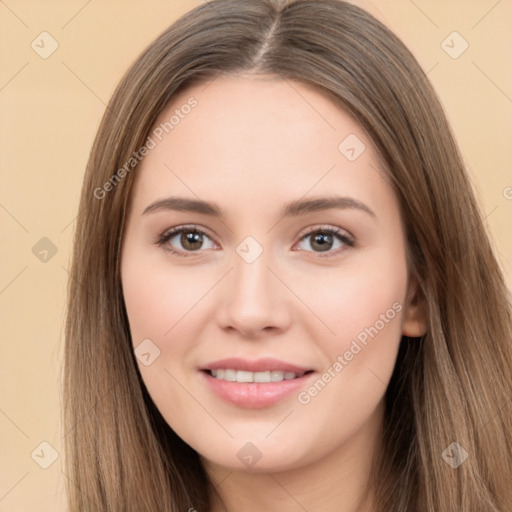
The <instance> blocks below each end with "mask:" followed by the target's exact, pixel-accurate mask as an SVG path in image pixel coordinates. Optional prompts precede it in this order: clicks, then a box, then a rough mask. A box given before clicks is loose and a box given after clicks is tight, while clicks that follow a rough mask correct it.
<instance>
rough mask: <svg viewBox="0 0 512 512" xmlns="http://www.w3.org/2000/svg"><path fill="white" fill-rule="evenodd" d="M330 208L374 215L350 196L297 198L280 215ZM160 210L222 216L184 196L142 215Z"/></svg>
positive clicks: (169, 199)
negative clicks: (354, 210) (353, 210)
mask: <svg viewBox="0 0 512 512" xmlns="http://www.w3.org/2000/svg"><path fill="white" fill-rule="evenodd" d="M331 208H339V209H343V210H346V209H356V210H360V211H363V212H366V213H368V214H369V215H371V216H372V217H376V215H375V213H374V212H373V210H372V209H371V208H369V207H368V206H366V205H365V204H364V203H362V202H361V201H358V200H357V199H354V198H352V197H341V196H332V197H318V198H314V199H299V200H296V201H291V202H290V203H287V204H285V205H284V207H283V208H282V210H281V217H298V216H300V215H306V214H308V213H312V212H317V211H323V210H329V209H331ZM162 210H175V211H179V212H193V213H200V214H202V215H209V216H212V217H218V218H219V219H221V218H223V214H222V210H221V208H220V207H219V206H218V205H217V204H216V203H213V202H208V201H203V200H200V199H188V198H185V197H167V198H165V199H159V200H157V201H155V202H153V203H151V204H150V205H149V206H147V207H146V208H145V209H144V211H143V212H142V215H146V214H148V213H154V212H159V211H162Z"/></svg>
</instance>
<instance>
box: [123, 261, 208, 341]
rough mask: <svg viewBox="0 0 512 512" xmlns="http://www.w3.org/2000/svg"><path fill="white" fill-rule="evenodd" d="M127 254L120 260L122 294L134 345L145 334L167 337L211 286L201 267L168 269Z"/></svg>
mask: <svg viewBox="0 0 512 512" xmlns="http://www.w3.org/2000/svg"><path fill="white" fill-rule="evenodd" d="M142 261H144V260H143V258H142V257H141V258H140V259H139V258H137V257H136V255H135V257H134V256H133V255H131V257H130V258H129V259H128V260H126V261H125V262H123V268H122V275H123V279H122V282H123V295H124V300H125V304H126V309H127V314H128V319H129V323H130V331H131V333H132V338H133V343H134V345H136V344H137V342H140V340H142V339H145V338H150V339H153V338H154V339H155V340H162V341H164V340H167V339H170V338H171V337H172V335H173V331H174V330H175V329H178V328H180V329H182V328H183V327H184V326H186V325H187V324H188V322H190V319H191V318H193V315H194V308H195V307H196V306H197V305H198V303H199V302H200V300H201V297H203V296H204V295H205V294H206V293H207V292H208V290H209V288H211V286H212V284H211V281H212V279H211V276H210V278H209V277H208V275H207V274H205V273H204V272H201V271H195V272H190V271H183V270H180V268H179V267H178V268H175V269H170V267H169V265H165V264H162V263H161V262H160V263H152V262H148V261H146V262H145V263H144V265H142V264H140V265H138V264H137V263H136V262H142Z"/></svg>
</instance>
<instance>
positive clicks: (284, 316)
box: [217, 252, 291, 338]
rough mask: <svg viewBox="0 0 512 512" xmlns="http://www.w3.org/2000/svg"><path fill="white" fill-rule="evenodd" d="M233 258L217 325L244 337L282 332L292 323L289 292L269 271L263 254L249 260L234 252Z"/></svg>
mask: <svg viewBox="0 0 512 512" xmlns="http://www.w3.org/2000/svg"><path fill="white" fill-rule="evenodd" d="M233 261H234V268H233V270H232V271H231V272H229V275H228V276H226V279H225V280H224V281H225V283H224V286H223V287H222V291H221V298H220V303H219V305H218V307H217V318H218V322H219V324H220V326H221V327H222V328H223V329H224V330H231V331H236V332H238V333H239V334H240V335H241V336H243V337H244V338H258V337H261V336H268V334H270V333H274V334H277V333H282V332H284V331H285V330H286V329H287V328H288V326H289V325H290V322H291V310H290V306H291V304H290V300H291V293H290V291H289V290H287V288H286V287H285V285H284V284H283V283H282V282H281V281H280V279H278V278H277V277H276V274H275V271H273V270H270V268H272V266H271V262H270V261H269V258H267V257H266V253H265V252H263V254H262V255H260V257H259V258H258V259H256V261H253V262H252V263H247V262H246V261H244V260H243V259H242V258H240V257H239V256H238V255H237V254H235V255H234V260H233ZM269 267H270V268H269Z"/></svg>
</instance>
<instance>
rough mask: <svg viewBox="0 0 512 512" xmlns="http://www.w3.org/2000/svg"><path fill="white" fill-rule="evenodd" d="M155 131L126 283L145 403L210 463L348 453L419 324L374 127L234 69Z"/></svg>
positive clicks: (323, 101)
mask: <svg viewBox="0 0 512 512" xmlns="http://www.w3.org/2000/svg"><path fill="white" fill-rule="evenodd" d="M185 105H189V106H190V105H193V107H186V106H185ZM171 116H174V117H173V118H172V119H171ZM165 123H167V124H165ZM166 132H168V133H166ZM150 136H151V139H152V142H150V143H149V144H148V146H150V148H149V149H148V151H147V152H148V154H147V155H146V156H145V157H144V158H143V160H142V162H141V165H140V166H139V168H138V169H137V170H136V171H134V172H136V173H137V179H136V181H135V185H134V190H133V197H132V204H131V206H132V207H131V210H130V213H129V216H128V220H127V226H126V234H125V239H124V245H123V250H122V285H123V291H124V298H125V302H126V308H127V312H128V318H129V323H130V330H131V335H132V339H133V345H134V349H135V354H136V355H137V360H138V364H139V368H140V371H141V374H142V378H143V380H144V383H145V385H146V386H147V389H148V391H149V393H150V395H151V397H152V399H153V401H154V403H155V404H156V406H157V407H158V409H159V410H160V412H161V413H162V415H163V417H164V418H165V420H166V421H167V423H168V424H169V425H170V427H172V429H173V430H174V431H175V432H176V433H177V434H178V435H179V436H180V437H181V438H182V439H183V440H184V441H185V442H186V443H188V444H189V445H190V446H192V447H193V448H194V449H195V450H196V451H197V452H198V453H199V454H200V455H201V456H203V457H204V458H205V459H206V460H207V461H209V462H210V463H211V464H212V465H219V466H224V467H228V468H231V469H235V468H238V469H244V470H250V471H269V470H271V471H274V470H275V471H277V470H280V469H284V468H298V467H300V466H303V465H306V464H310V463H312V462H315V461H318V460H319V459H321V458H325V457H326V456H327V455H333V454H340V455H341V456H343V457H350V458H351V459H352V460H355V461H356V460H357V457H358V454H359V453H360V452H361V450H363V451H365V452H367V451H368V447H369V446H371V445H372V442H373V441H374V440H375V439H377V438H378V435H379V432H380V428H381V418H382V411H383V395H384V392H385V390H386V387H387V384H388V382H389V379H390V377H391V374H392V370H393V367H394V364H395V359H396V355H397V350H398V346H399V342H400V339H401V335H402V332H405V333H406V334H408V335H409V336H417V335H420V334H422V332H423V330H424V323H423V321H422V319H421V318H420V316H419V312H418V311H417V308H416V307H415V306H414V305H411V304H409V303H408V297H409V296H410V294H409V292H410V291H411V290H410V289H409V288H408V273H407V268H406V254H405V239H404V230H403V226H402V223H401V219H400V215H399V206H398V203H397V200H396V198H395V196H394V194H393V191H392V189H391V188H390V186H389V184H388V183H387V182H386V179H385V174H384V172H383V171H382V168H381V164H380V163H379V159H378V157H377V154H376V151H375V150H374V148H373V146H372V143H371V141H370V139H369V138H368V137H367V135H366V134H365V133H364V132H363V130H362V129H361V127H360V126H359V125H358V124H357V123H356V122H354V121H353V120H352V119H351V118H350V117H349V116H348V115H347V114H346V113H344V112H343V111H341V110H340V109H339V108H337V107H336V106H335V105H334V104H332V103H331V102H330V101H329V100H328V99H327V98H326V97H324V96H322V95H321V94H319V93H318V92H315V91H314V90H312V89H310V88H308V87H307V86H305V85H302V84H300V83H297V82H289V81H283V80H277V79H274V80H270V79H268V78H265V77H258V78H255V77H243V76H224V77H222V78H218V79H216V80H214V81H213V82H212V83H210V84H209V85H206V84H201V85H197V86H194V87H192V88H189V89H187V90H185V91H182V92H181V93H180V95H179V96H176V97H175V98H174V99H173V102H172V104H171V105H170V106H169V107H168V108H167V109H166V110H165V111H164V112H163V113H162V115H161V117H160V119H159V120H158V121H157V123H156V125H155V129H154V130H153V132H152V133H151V134H150ZM160 139H161V140H160ZM105 200H108V199H105ZM171 230H175V232H171ZM411 293H412V292H411ZM215 374H216V377H215V376H214V375H215ZM254 381H256V382H254ZM269 381H270V382H269ZM369 443H370V444H369Z"/></svg>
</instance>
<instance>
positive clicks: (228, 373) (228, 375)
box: [203, 368, 313, 383]
mask: <svg viewBox="0 0 512 512" xmlns="http://www.w3.org/2000/svg"><path fill="white" fill-rule="evenodd" d="M203 371H204V372H205V373H207V374H208V375H210V376H211V377H213V378H214V379H219V380H226V381H229V382H245V383H247V382H256V383H266V382H281V381H283V380H293V379H300V378H301V377H304V375H308V374H310V373H313V370H307V371H305V372H300V373H296V372H289V371H284V370H274V371H270V370H267V371H263V372H250V371H246V370H235V369H233V368H219V369H217V370H203Z"/></svg>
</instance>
